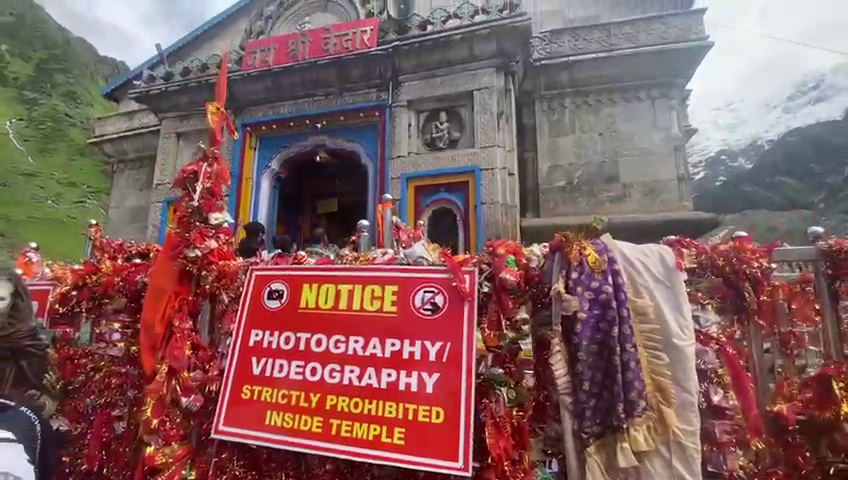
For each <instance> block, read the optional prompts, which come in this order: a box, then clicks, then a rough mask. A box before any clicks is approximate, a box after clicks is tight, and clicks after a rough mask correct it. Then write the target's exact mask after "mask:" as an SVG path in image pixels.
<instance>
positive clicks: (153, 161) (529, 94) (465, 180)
mask: <svg viewBox="0 0 848 480" xmlns="http://www.w3.org/2000/svg"><path fill="white" fill-rule="evenodd" d="M703 17H704V10H703V9H697V8H694V7H693V0H566V1H562V0H530V1H529V2H524V3H518V2H516V1H510V0H477V1H450V0H423V1H417V0H390V1H387V2H379V1H378V2H374V1H362V0H322V1H315V0H266V1H261V0H241V1H238V2H237V3H235V4H234V5H233V6H232V7H230V8H229V9H227V10H226V11H224V12H222V13H220V14H219V15H217V16H216V17H214V18H213V19H211V20H210V21H208V22H206V23H205V24H203V25H201V26H199V27H198V28H197V29H196V30H194V31H192V32H190V33H189V34H187V35H186V36H185V37H184V38H182V39H181V40H179V41H178V42H176V43H175V44H173V45H171V46H169V47H167V48H165V49H164V50H161V52H160V53H159V54H158V55H156V56H154V57H152V58H151V59H149V60H148V61H146V62H145V63H144V64H142V65H140V66H139V67H137V68H136V69H134V70H132V71H131V72H130V73H129V74H128V75H126V76H125V77H124V78H120V79H116V80H115V81H114V82H113V83H112V84H111V85H109V86H108V87H107V88H106V89H105V90H104V92H103V95H104V96H105V97H106V98H108V99H110V100H112V101H114V102H116V103H117V104H118V105H119V111H118V112H117V113H115V114H112V115H110V116H107V117H104V118H100V119H97V120H96V121H95V125H94V136H93V138H92V139H91V140H90V143H91V144H93V145H96V146H97V147H98V148H100V149H101V150H102V151H103V152H104V153H105V154H106V155H107V156H108V157H109V159H110V161H111V165H112V172H113V173H112V175H113V182H112V195H111V201H110V205H109V226H108V228H109V234H110V235H112V236H117V237H123V238H128V239H136V240H148V241H161V240H162V239H163V238H164V232H165V230H166V229H167V226H168V222H169V221H170V208H169V206H170V203H171V201H172V199H173V195H174V193H173V192H172V191H171V189H170V187H171V183H172V181H173V179H174V175H175V173H176V172H177V171H178V169H179V168H180V167H181V166H182V165H184V164H186V163H187V162H189V161H190V160H191V159H192V158H193V157H194V155H195V153H196V151H197V146H198V143H199V142H205V139H206V136H207V134H208V133H207V124H206V117H205V114H204V110H203V109H204V105H205V102H207V101H209V100H211V99H212V98H213V97H214V84H215V79H216V75H217V70H218V68H219V67H220V65H221V61H222V55H221V54H222V52H224V51H229V52H230V64H231V67H230V75H229V99H228V104H227V108H228V110H230V111H231V112H233V115H234V117H235V124H236V128H237V130H238V132H239V138H238V139H237V140H228V141H227V143H226V144H225V148H224V153H225V155H226V156H227V158H228V159H229V161H230V165H231V167H232V179H233V185H232V189H231V191H230V195H229V203H230V211H231V214H232V216H233V218H234V219H235V220H236V224H237V226H239V225H243V224H244V223H246V222H248V221H251V220H258V221H261V222H262V223H263V224H265V225H266V227H267V228H268V231H269V232H270V233H275V232H276V233H287V234H290V235H292V237H293V238H294V239H295V241H296V242H301V241H302V240H303V235H304V233H305V232H309V231H310V230H311V229H312V228H315V227H319V226H320V227H322V228H324V229H325V230H326V231H327V232H328V234H329V235H330V237H331V239H333V240H338V239H341V238H343V237H345V236H347V235H350V234H351V233H352V232H353V230H354V228H355V225H356V222H357V221H358V220H359V219H362V218H364V219H368V220H370V221H371V224H372V225H374V224H375V216H376V212H377V205H378V203H379V202H380V200H381V198H382V196H383V195H384V194H386V193H389V194H391V195H392V196H393V197H394V198H395V200H396V207H395V208H396V212H397V214H398V216H399V217H401V218H402V219H403V220H404V221H406V222H407V223H408V224H414V223H415V222H417V221H422V222H424V227H425V232H426V233H427V235H428V236H429V237H430V238H431V240H433V241H435V242H437V243H439V244H441V245H450V246H452V247H453V248H454V251H459V252H475V251H478V250H479V249H480V248H481V246H482V244H483V242H484V241H485V240H486V239H490V238H513V239H518V238H522V239H524V240H528V241H533V240H539V239H545V238H550V234H551V233H552V232H554V231H557V230H561V229H565V228H568V227H570V226H575V225H580V224H584V223H586V222H588V221H590V220H591V219H592V218H593V216H604V217H606V218H607V219H608V222H609V225H610V227H611V228H613V229H615V228H619V229H622V232H624V231H625V230H626V231H627V232H629V234H624V237H631V238H635V237H638V236H639V235H640V233H639V232H640V229H641V231H643V232H642V234H644V230H646V229H647V230H649V231H650V234H649V236H662V235H663V234H666V233H683V232H680V231H679V230H680V229H681V228H690V227H691V228H695V227H693V226H696V227H697V226H701V227H703V226H704V225H706V224H708V223H709V222H710V219H709V218H707V217H709V216H706V215H704V214H698V213H697V212H692V211H691V210H692V203H691V197H690V193H689V171H688V166H687V157H686V143H687V141H688V140H689V138H690V137H691V136H692V135H693V133H694V132H695V130H694V128H692V127H691V126H690V125H689V123H688V118H687V98H688V91H687V90H686V85H687V83H688V81H689V79H690V78H691V77H692V75H693V73H694V72H695V70H696V68H697V67H698V65H699V64H700V62H701V61H702V59H703V58H704V56H705V55H706V54H707V52H708V51H709V49H710V47H711V46H712V43H711V42H710V40H709V37H708V35H707V34H706V32H705V28H704V21H703ZM705 222H706V223H705ZM675 229H676V230H675ZM665 230H668V231H665ZM269 236H270V235H269Z"/></svg>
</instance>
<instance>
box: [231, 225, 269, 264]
mask: <svg viewBox="0 0 848 480" xmlns="http://www.w3.org/2000/svg"><path fill="white" fill-rule="evenodd" d="M264 249H265V225H262V223H260V222H255V221H254V222H248V223H246V224H245V225H244V238H242V239H241V241H239V244H238V250H237V253H238V256H239V257H241V258H243V259H245V260H247V259H250V258H255V257H257V256H259V255H260V252H262V251H263V250H264Z"/></svg>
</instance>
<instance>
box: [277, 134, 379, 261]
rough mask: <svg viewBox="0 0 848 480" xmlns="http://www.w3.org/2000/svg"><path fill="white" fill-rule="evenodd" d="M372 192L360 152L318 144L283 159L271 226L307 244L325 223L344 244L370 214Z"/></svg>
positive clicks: (333, 240)
mask: <svg viewBox="0 0 848 480" xmlns="http://www.w3.org/2000/svg"><path fill="white" fill-rule="evenodd" d="M368 191H369V185H368V170H367V168H366V166H365V164H364V163H363V162H362V159H361V158H359V155H358V154H357V153H355V152H352V151H350V150H345V149H339V148H331V147H329V146H327V145H320V144H319V145H315V146H313V147H312V148H309V149H307V150H304V151H301V152H298V153H296V154H294V155H292V156H290V157H288V158H285V159H284V160H283V162H282V163H281V168H280V171H279V172H278V174H277V177H276V179H275V182H274V194H273V195H272V198H271V201H272V202H273V203H274V204H275V208H274V209H273V212H272V214H271V221H272V222H273V225H274V227H273V228H269V229H268V230H269V231H272V232H273V233H275V234H287V235H290V236H291V237H292V240H293V241H294V242H295V243H296V244H297V245H298V247H303V246H304V245H305V244H306V243H307V242H308V241H309V237H310V234H311V232H312V230H313V229H315V228H323V229H324V231H325V232H326V233H327V237H328V239H329V241H330V242H331V243H334V244H336V245H338V246H340V247H341V246H344V245H345V243H346V242H347V240H348V239H349V238H350V236H351V235H353V234H354V233H355V231H356V223H357V222H358V221H359V220H362V219H363V218H367V213H368Z"/></svg>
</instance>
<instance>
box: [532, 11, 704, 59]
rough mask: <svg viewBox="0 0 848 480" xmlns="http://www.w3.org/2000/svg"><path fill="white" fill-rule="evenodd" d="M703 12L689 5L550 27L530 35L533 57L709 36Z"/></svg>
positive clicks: (611, 49)
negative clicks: (639, 15) (635, 15)
mask: <svg viewBox="0 0 848 480" xmlns="http://www.w3.org/2000/svg"><path fill="white" fill-rule="evenodd" d="M704 13H706V9H692V10H683V11H678V12H671V13H662V14H658V15H646V16H641V17H635V18H629V19H624V20H616V21H611V22H604V23H598V24H594V25H581V26H577V27H566V28H559V29H555V30H549V31H546V32H542V33H540V34H539V35H537V36H534V37H533V38H532V39H531V48H532V53H533V58H534V59H536V60H538V59H545V58H556V57H568V56H574V55H585V54H590V53H600V52H609V51H614V50H624V49H629V48H638V47H649V46H656V45H669V44H675V43H686V42H697V41H702V40H706V39H708V38H709V36H708V35H707V32H706V29H705V28H704Z"/></svg>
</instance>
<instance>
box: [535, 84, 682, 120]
mask: <svg viewBox="0 0 848 480" xmlns="http://www.w3.org/2000/svg"><path fill="white" fill-rule="evenodd" d="M679 96H680V88H679V87H677V86H675V85H662V86H657V87H654V88H631V89H614V90H613V89H610V90H585V91H573V92H562V93H559V94H558V95H557V96H550V97H543V98H541V99H539V107H540V109H541V111H542V113H545V114H548V115H559V114H561V113H562V111H563V110H564V109H566V108H579V107H594V106H598V105H615V104H619V103H630V102H646V101H651V100H659V99H661V98H668V99H675V98H678V97H679Z"/></svg>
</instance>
